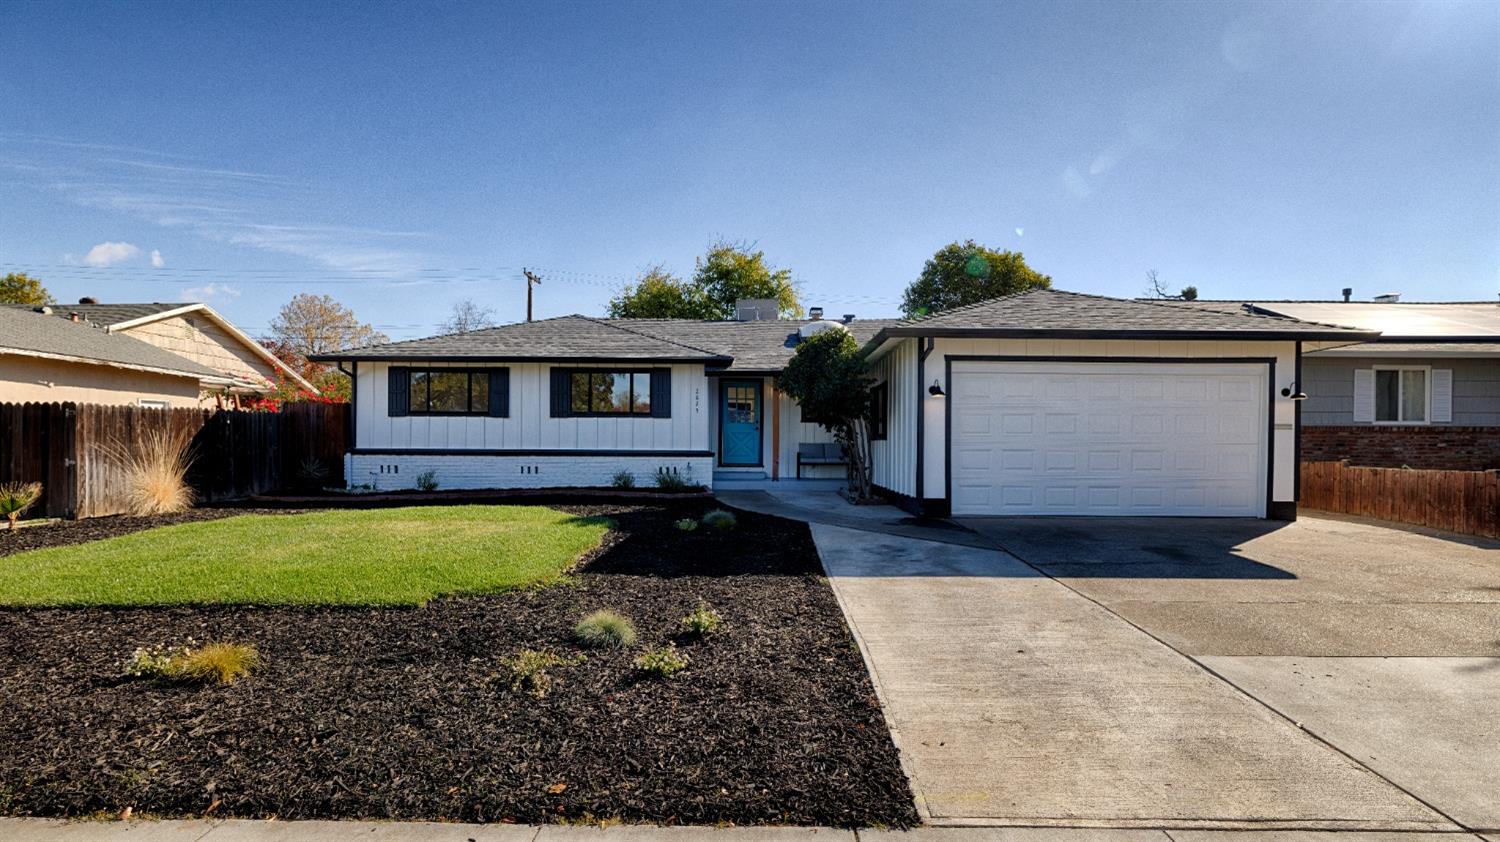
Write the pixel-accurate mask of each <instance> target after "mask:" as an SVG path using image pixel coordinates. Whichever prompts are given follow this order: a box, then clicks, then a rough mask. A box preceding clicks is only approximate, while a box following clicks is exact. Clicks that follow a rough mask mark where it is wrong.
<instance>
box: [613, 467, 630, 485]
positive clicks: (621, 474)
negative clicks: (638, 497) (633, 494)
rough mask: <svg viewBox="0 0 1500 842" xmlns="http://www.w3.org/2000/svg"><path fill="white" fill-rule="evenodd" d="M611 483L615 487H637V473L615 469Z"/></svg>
mask: <svg viewBox="0 0 1500 842" xmlns="http://www.w3.org/2000/svg"><path fill="white" fill-rule="evenodd" d="M610 485H613V486H614V487H615V488H635V474H632V473H631V472H629V471H626V470H619V471H615V475H614V478H613V479H611V480H610Z"/></svg>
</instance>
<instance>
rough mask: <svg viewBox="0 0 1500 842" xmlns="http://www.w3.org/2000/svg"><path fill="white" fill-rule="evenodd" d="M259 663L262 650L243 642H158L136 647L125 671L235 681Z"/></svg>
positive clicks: (179, 678)
mask: <svg viewBox="0 0 1500 842" xmlns="http://www.w3.org/2000/svg"><path fill="white" fill-rule="evenodd" d="M190 642H191V641H190ZM259 666H260V653H259V652H258V651H256V649H255V647H254V646H249V645H246V644H243V643H206V644H204V645H203V646H199V647H196V648H194V647H192V646H175V647H163V646H154V647H151V648H149V649H137V650H135V652H134V653H133V654H132V655H131V657H130V660H128V661H127V662H126V663H125V674H126V675H131V676H135V677H137V678H164V679H167V680H169V681H187V682H193V683H197V684H233V683H234V682H235V681H237V680H239V679H241V678H244V677H245V676H247V675H249V674H250V673H251V672H252V671H253V670H255V669H256V668H258V667H259Z"/></svg>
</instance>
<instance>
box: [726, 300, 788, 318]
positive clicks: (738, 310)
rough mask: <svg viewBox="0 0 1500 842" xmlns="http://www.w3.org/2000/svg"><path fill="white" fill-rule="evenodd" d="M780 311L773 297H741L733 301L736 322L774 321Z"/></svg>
mask: <svg viewBox="0 0 1500 842" xmlns="http://www.w3.org/2000/svg"><path fill="white" fill-rule="evenodd" d="M780 313H781V306H780V305H779V304H778V303H777V302H776V299H774V298H741V299H740V300H739V301H736V302H734V320H735V321H737V322H774V321H776V319H777V317H778V316H779V315H780Z"/></svg>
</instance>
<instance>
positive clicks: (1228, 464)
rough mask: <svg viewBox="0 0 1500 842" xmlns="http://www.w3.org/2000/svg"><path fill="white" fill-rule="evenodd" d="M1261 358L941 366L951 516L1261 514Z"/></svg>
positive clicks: (1263, 402) (1263, 382)
mask: <svg viewBox="0 0 1500 842" xmlns="http://www.w3.org/2000/svg"><path fill="white" fill-rule="evenodd" d="M1267 376H1268V372H1267V369H1266V366H1265V365H1261V364H1218V363H1190V364H1172V363H1027V362H955V363H954V364H953V376H952V381H953V382H952V383H951V384H950V389H949V395H950V398H949V399H950V400H951V401H952V402H953V403H952V412H953V417H952V424H953V427H952V443H951V447H952V454H951V457H952V461H951V463H950V464H951V465H952V470H953V477H952V494H953V500H952V503H953V513H954V514H957V515H1201V516H1217V517H1262V516H1264V515H1265V505H1266V504H1265V501H1266V447H1267V443H1266V434H1267V431H1266V411H1267V395H1266V390H1267V389H1268V388H1269V386H1268V385H1267V382H1266V378H1267Z"/></svg>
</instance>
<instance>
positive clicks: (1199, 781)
mask: <svg viewBox="0 0 1500 842" xmlns="http://www.w3.org/2000/svg"><path fill="white" fill-rule="evenodd" d="M812 533H813V538H814V540H815V542H816V543H817V546H818V551H819V554H820V555H821V556H822V558H823V564H824V567H825V569H826V571H827V573H828V576H829V581H830V583H831V584H832V586H833V590H834V592H835V594H836V595H837V597H838V600H839V603H840V605H841V606H842V607H843V609H844V612H845V615H846V617H847V618H848V620H849V624H850V626H851V628H852V629H853V630H854V633H855V636H856V637H857V639H858V641H859V645H860V649H861V651H862V652H863V653H864V657H865V659H866V662H867V663H868V665H869V668H870V674H871V676H872V677H873V679H874V681H875V685H876V689H877V691H878V693H879V694H880V699H881V702H882V704H883V706H884V708H885V712H886V717H887V720H888V721H889V723H890V726H891V730H892V732H893V735H894V737H895V738H896V741H897V746H898V748H900V749H901V754H902V762H903V764H904V765H905V766H906V769H907V772H908V777H909V778H910V780H911V783H912V789H913V791H914V793H915V795H916V799H917V807H918V810H919V811H920V813H921V814H922V816H923V818H924V819H925V820H926V821H928V822H930V823H932V824H936V825H975V824H983V825H999V826H1073V827H1116V828H1132V827H1135V828H1143V827H1153V828H1189V829H1191V828H1223V829H1260V830H1274V829H1288V830H1298V829H1327V830H1389V831H1412V830H1444V831H1447V830H1457V829H1458V828H1457V827H1456V826H1455V825H1453V824H1452V823H1451V822H1449V821H1447V820H1446V819H1444V818H1443V817H1442V816H1440V815H1438V814H1437V813H1435V812H1433V811H1432V810H1430V809H1428V808H1427V807H1426V806H1424V805H1423V804H1421V803H1420V802H1418V801H1417V800H1415V799H1414V798H1412V797H1411V796H1409V795H1407V794H1406V793H1404V792H1402V791H1401V790H1399V789H1397V788H1396V787H1394V786H1392V785H1391V784H1389V783H1387V782H1386V781H1384V780H1382V779H1381V778H1380V777H1378V776H1376V775H1375V774H1373V773H1371V772H1370V771H1369V770H1367V769H1365V768H1364V767H1362V766H1360V765H1358V764H1356V763H1354V762H1353V761H1351V760H1350V759H1349V758H1347V757H1345V756H1344V755H1342V754H1340V753H1338V752H1336V751H1334V750H1333V749H1331V748H1329V747H1328V746H1327V745H1325V744H1323V743H1321V742H1319V741H1318V740H1316V739H1314V738H1313V737H1311V736H1309V735H1308V734H1306V733H1304V732H1302V731H1301V730H1299V729H1298V728H1296V727H1295V726H1293V725H1292V724H1291V723H1289V722H1287V721H1286V720H1285V719H1283V718H1282V717H1280V716H1278V715H1276V714H1275V713H1274V712H1272V711H1270V710H1269V709H1267V708H1266V707H1265V706H1263V705H1261V704H1260V703H1258V702H1256V701H1255V700H1253V699H1251V698H1250V697H1249V696H1247V695H1245V694H1244V693H1242V692H1240V691H1238V690H1236V689H1235V688H1234V687H1232V686H1231V685H1229V684H1227V683H1225V682H1223V681H1221V680H1219V679H1217V678H1215V677H1214V676H1213V675H1211V674H1209V673H1208V672H1206V671H1204V670H1203V669H1202V668H1200V667H1199V666H1197V665H1196V664H1194V663H1193V662H1191V661H1189V660H1188V659H1187V658H1185V657H1183V656H1181V655H1179V654H1178V653H1176V652H1174V651H1173V650H1172V649H1170V648H1168V647H1167V646H1165V645H1163V644H1161V643H1159V642H1158V641H1156V640H1155V639H1153V638H1152V637H1150V636H1149V635H1147V634H1145V633H1144V632H1141V631H1140V630H1139V629H1136V628H1135V627H1133V626H1131V625H1130V624H1128V623H1126V622H1124V621H1122V620H1120V619H1119V618H1118V617H1116V616H1114V615H1112V614H1110V613H1109V612H1108V611H1106V610H1105V609H1103V608H1101V607H1100V606H1098V605H1096V604H1095V603H1093V602H1091V601H1089V600H1088V599H1085V598H1084V597H1082V596H1080V595H1078V594H1077V593H1075V592H1073V591H1072V590H1069V589H1068V588H1067V587H1065V586H1063V585H1061V584H1059V583H1057V582H1055V581H1053V580H1051V579H1049V578H1047V577H1045V576H1042V575H1041V574H1039V573H1037V572H1036V571H1035V570H1034V569H1032V568H1031V567H1029V566H1027V565H1025V564H1023V563H1022V562H1020V561H1019V560H1017V559H1016V558H1015V557H1013V556H1011V555H1009V554H1007V553H1004V552H999V551H995V550H985V549H978V548H974V547H965V546H958V545H954V544H940V543H934V542H930V541H922V540H917V539H912V538H906V537H898V536H891V535H881V534H876V533H872V532H868V531H862V530H851V529H845V528H842V527H837V526H828V525H823V524H813V525H812Z"/></svg>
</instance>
